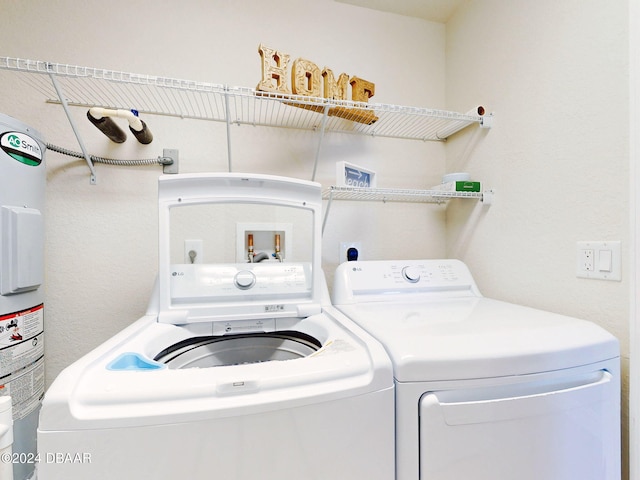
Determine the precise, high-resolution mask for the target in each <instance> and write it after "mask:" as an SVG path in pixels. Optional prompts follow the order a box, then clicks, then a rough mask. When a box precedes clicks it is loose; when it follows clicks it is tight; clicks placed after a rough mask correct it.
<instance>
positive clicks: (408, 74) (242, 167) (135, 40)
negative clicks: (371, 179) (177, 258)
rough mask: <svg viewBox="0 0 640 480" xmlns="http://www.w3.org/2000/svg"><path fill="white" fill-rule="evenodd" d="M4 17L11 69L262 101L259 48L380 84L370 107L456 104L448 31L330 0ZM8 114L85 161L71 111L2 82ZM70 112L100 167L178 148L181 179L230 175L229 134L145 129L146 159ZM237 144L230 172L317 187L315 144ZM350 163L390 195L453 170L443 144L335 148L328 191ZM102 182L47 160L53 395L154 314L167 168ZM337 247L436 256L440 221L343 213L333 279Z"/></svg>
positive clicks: (149, 4) (360, 206)
mask: <svg viewBox="0 0 640 480" xmlns="http://www.w3.org/2000/svg"><path fill="white" fill-rule="evenodd" d="M0 14H1V16H0V25H1V26H2V28H0V45H2V47H1V48H0V55H2V56H9V57H21V58H28V59H34V60H48V61H52V62H56V63H68V64H72V65H83V66H90V67H98V68H105V69H111V70H122V71H125V72H135V73H144V74H149V75H158V76H168V77H176V78H185V79H189V80H197V81H205V82H212V83H222V84H229V85H238V86H246V87H255V86H256V85H257V83H258V81H259V80H260V74H261V70H260V57H259V55H258V45H259V44H260V43H264V44H266V45H268V46H271V47H273V48H277V49H280V50H282V51H284V52H287V53H289V54H290V55H291V57H292V59H295V58H297V57H304V58H307V59H309V60H311V61H313V62H314V63H317V64H318V65H319V66H320V67H321V68H322V67H323V66H327V67H329V68H331V69H332V70H333V71H334V72H335V73H336V74H339V73H341V72H346V73H348V74H350V75H358V76H360V77H362V78H365V79H367V80H370V81H372V82H374V83H375V84H376V96H375V97H374V98H373V99H372V101H376V102H381V103H393V104H400V105H416V106H425V107H432V108H443V107H444V105H445V81H444V78H445V58H444V53H445V44H444V41H445V28H444V25H441V24H436V23H429V22H426V21H422V20H417V19H411V18H408V17H402V16H397V15H390V14H386V13H382V12H376V11H373V10H367V9H362V8H359V7H354V6H349V5H344V4H340V3H336V2H334V1H332V0H304V1H299V0H298V1H294V0H271V1H270V2H263V1H258V0H243V1H242V2H229V1H223V0H216V1H211V0H207V1H205V0H184V1H180V2H162V4H160V3H158V2H155V1H152V0H140V1H136V2H130V1H125V0H113V1H109V2H104V1H98V0H88V1H83V2H77V1H73V0H62V1H56V2H50V1H46V0H33V1H29V2H20V1H13V0H4V1H3V2H2V5H1V7H0ZM131 107H135V105H132V106H131ZM0 111H1V112H3V113H5V114H8V115H11V116H14V117H16V118H19V119H21V120H22V121H24V122H25V123H27V124H29V125H32V126H33V127H34V128H36V129H38V130H40V131H41V132H42V133H43V134H44V136H45V137H46V140H47V141H49V142H51V143H54V144H56V145H60V146H64V147H69V148H73V149H76V150H77V149H78V147H77V143H76V141H75V139H74V137H73V135H72V132H71V129H70V127H69V125H68V122H67V120H66V118H65V117H64V114H63V111H62V108H61V107H60V106H57V105H49V104H45V103H44V101H43V98H42V97H40V95H39V94H38V93H37V92H35V91H34V90H32V89H31V88H30V87H28V86H25V85H24V84H22V83H20V82H19V81H17V78H16V77H15V75H11V74H7V73H6V72H0ZM72 111H73V115H74V118H75V119H76V122H77V124H78V125H79V127H80V130H81V132H82V135H83V138H84V139H85V142H86V144H87V146H88V149H89V151H90V152H91V153H92V154H95V155H101V156H111V157H115V158H130V157H133V158H154V157H156V156H158V155H160V154H162V149H163V148H177V149H179V151H180V158H181V163H180V170H181V172H207V171H226V169H227V157H226V155H227V147H226V143H225V141H226V132H225V126H224V125H223V124H217V123H211V122H203V121H194V120H180V119H175V118H167V117H157V116H148V117H145V120H146V121H147V123H148V124H149V127H150V128H151V130H152V132H153V134H154V137H155V138H154V141H153V143H152V144H151V145H149V146H141V145H139V144H138V143H137V142H135V141H134V140H133V139H130V140H128V141H127V142H126V143H124V144H122V145H115V144H112V143H110V142H109V141H108V140H107V139H106V137H104V136H103V135H102V134H101V133H100V132H98V131H97V130H96V129H95V127H93V126H92V125H91V124H90V123H89V122H88V121H87V120H86V117H85V115H86V111H85V109H82V108H73V107H72ZM232 140H233V163H234V170H235V171H243V172H254V173H266V174H276V175H288V176H296V177H302V178H306V179H309V178H310V176H311V172H312V168H313V158H314V155H315V150H316V144H317V136H316V134H313V133H300V132H292V131H284V130H279V129H271V128H253V127H249V126H241V127H233V131H232ZM339 160H347V161H350V162H352V163H356V164H358V165H362V166H364V167H367V168H371V169H374V170H376V171H377V172H378V174H379V176H380V178H379V186H381V187H400V188H415V187H423V188H424V187H427V186H429V185H432V184H434V183H438V182H439V179H440V177H441V176H442V174H443V172H444V160H445V157H444V146H443V145H442V144H427V143H423V142H407V141H398V140H385V139H372V138H358V137H354V136H348V135H344V136H343V135H327V136H326V142H325V144H324V145H323V148H322V163H321V165H320V168H319V171H318V178H317V180H319V181H320V182H321V183H322V184H323V185H324V186H328V185H331V184H334V183H335V162H336V161H339ZM97 174H98V185H96V186H91V185H90V184H89V171H88V168H87V167H86V165H85V164H84V162H83V161H75V160H73V159H70V158H68V157H63V156H60V155H58V154H54V153H51V152H49V153H48V156H47V180H48V183H47V201H48V205H47V215H48V216H47V270H46V279H47V286H46V342H47V344H46V362H47V383H48V384H50V382H51V381H52V380H53V379H54V377H55V376H56V375H57V374H58V372H59V371H60V370H61V369H62V368H64V367H65V366H66V365H68V364H69V363H71V362H72V361H74V360H75V359H77V358H79V357H80V356H81V355H83V354H84V353H86V352H88V351H89V350H91V349H92V348H93V347H95V346H96V345H98V344H100V343H101V342H102V341H104V340H105V339H107V338H109V337H110V336H112V335H113V334H115V333H116V332H118V331H119V330H121V329H122V328H124V327H125V326H127V325H128V324H130V323H131V322H133V321H134V320H136V319H137V318H138V317H139V316H140V315H141V314H143V312H144V311H145V309H146V305H147V302H148V299H149V296H150V292H151V288H152V285H153V282H154V278H155V275H156V271H157V266H156V265H157V255H156V252H157V218H156V191H157V187H156V182H157V177H158V176H159V174H160V169H159V168H152V169H143V168H134V169H125V168H116V167H107V166H101V165H98V166H97ZM341 240H347V241H353V240H356V241H360V242H362V246H363V252H362V258H384V257H386V258H399V257H404V256H410V257H440V256H443V255H444V253H445V243H444V242H445V236H444V209H443V208H442V207H437V206H429V205H427V206H425V205H404V204H386V205H383V204H366V203H359V202H340V203H335V204H334V205H333V206H332V209H331V216H330V218H329V220H328V222H327V227H326V232H325V238H324V255H323V263H324V267H325V271H326V272H327V276H328V277H329V278H331V276H332V272H333V270H334V269H335V267H336V266H337V264H338V263H339V261H338V252H339V242H340V241H341Z"/></svg>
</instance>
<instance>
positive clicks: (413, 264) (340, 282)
mask: <svg viewBox="0 0 640 480" xmlns="http://www.w3.org/2000/svg"><path fill="white" fill-rule="evenodd" d="M429 293H432V294H444V295H447V294H448V295H456V296H458V295H460V294H463V295H464V294H467V295H473V296H480V293H479V291H478V288H477V286H476V284H475V282H474V280H473V277H472V276H471V272H469V269H468V268H467V266H466V265H465V264H464V263H462V262H461V261H459V260H452V259H444V260H387V261H366V262H346V263H343V264H342V265H340V266H338V268H337V270H336V276H335V279H334V288H333V303H334V304H336V305H340V304H346V303H357V302H359V301H365V300H366V301H371V297H372V296H376V297H377V301H381V300H384V299H385V298H389V296H391V295H403V296H404V295H424V294H429Z"/></svg>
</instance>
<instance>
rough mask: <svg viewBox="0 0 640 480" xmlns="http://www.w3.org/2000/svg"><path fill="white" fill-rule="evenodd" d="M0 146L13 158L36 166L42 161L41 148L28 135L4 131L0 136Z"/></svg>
mask: <svg viewBox="0 0 640 480" xmlns="http://www.w3.org/2000/svg"><path fill="white" fill-rule="evenodd" d="M0 148H2V150H3V151H4V152H5V153H6V154H7V155H9V156H10V157H11V158H13V159H14V160H17V161H18V162H20V163H24V164H25V165H29V166H32V167H37V166H38V165H40V164H41V163H42V149H41V148H40V145H38V142H36V141H35V140H34V139H33V138H31V137H30V136H29V135H25V134H24V133H20V132H6V133H5V134H3V135H2V137H0Z"/></svg>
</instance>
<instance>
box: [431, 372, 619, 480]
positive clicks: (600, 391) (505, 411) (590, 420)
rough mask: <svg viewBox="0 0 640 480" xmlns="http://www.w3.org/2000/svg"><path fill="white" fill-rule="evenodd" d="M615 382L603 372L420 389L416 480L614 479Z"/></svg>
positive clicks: (616, 443)
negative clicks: (470, 386) (526, 381)
mask: <svg viewBox="0 0 640 480" xmlns="http://www.w3.org/2000/svg"><path fill="white" fill-rule="evenodd" d="M617 384H618V382H617V381H616V379H615V378H614V377H613V376H612V375H611V374H610V373H609V372H607V371H605V370H601V371H597V372H593V373H591V374H590V375H588V376H587V377H584V376H583V377H582V378H577V379H565V380H563V381H562V382H557V381H556V382H554V383H551V382H545V381H542V382H541V381H537V382H535V383H530V384H522V383H519V384H512V385H502V386H496V387H490V388H481V389H479V388H474V389H468V390H450V391H436V392H429V393H425V394H424V395H423V396H422V398H421V400H420V415H421V417H420V479H421V480H461V479H474V480H512V479H514V478H517V479H518V480H541V479H553V480H575V479H578V478H579V479H580V480H617V479H619V478H620V461H619V455H620V453H619V428H618V425H619V401H618V387H617Z"/></svg>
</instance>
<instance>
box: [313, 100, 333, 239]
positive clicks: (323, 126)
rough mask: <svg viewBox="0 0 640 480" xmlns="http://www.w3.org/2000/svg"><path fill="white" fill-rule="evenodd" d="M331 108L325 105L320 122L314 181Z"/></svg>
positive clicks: (314, 163)
mask: <svg viewBox="0 0 640 480" xmlns="http://www.w3.org/2000/svg"><path fill="white" fill-rule="evenodd" d="M329 108H330V106H329V105H325V107H324V114H323V115H322V123H321V124H320V138H319V139H318V147H317V148H316V159H315V161H314V162H313V174H312V175H311V181H312V182H315V180H316V173H317V172H318V160H319V159H320V150H321V149H322V142H323V141H324V132H325V129H326V127H327V118H329ZM325 218H326V215H325ZM323 228H324V226H323Z"/></svg>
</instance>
